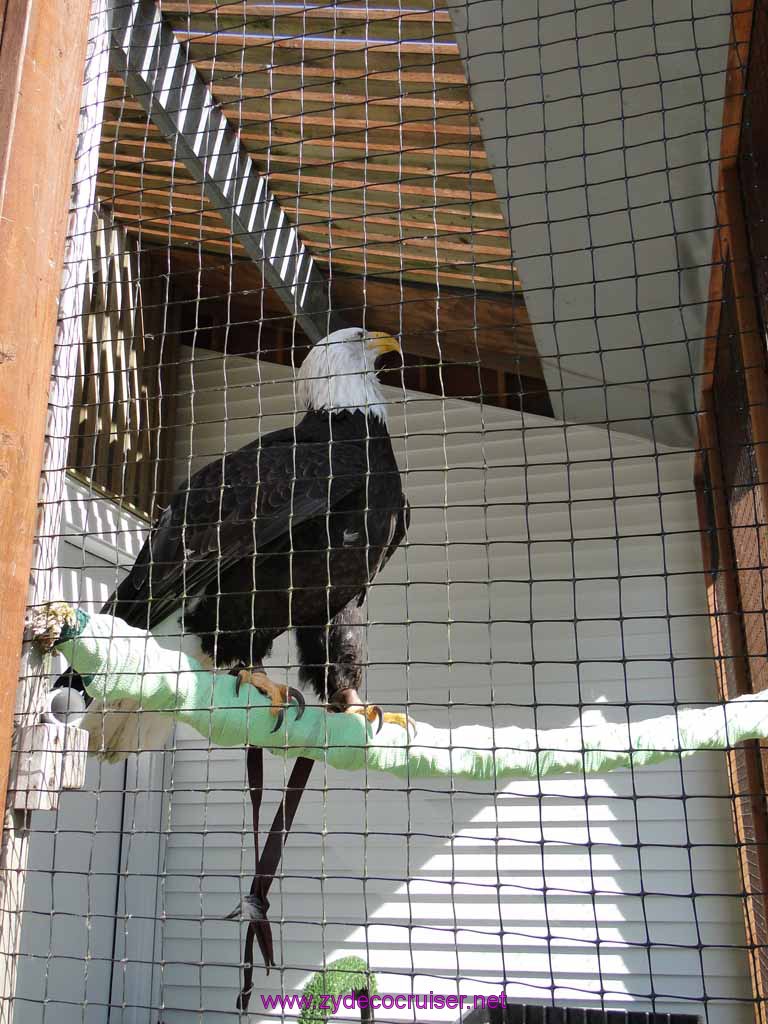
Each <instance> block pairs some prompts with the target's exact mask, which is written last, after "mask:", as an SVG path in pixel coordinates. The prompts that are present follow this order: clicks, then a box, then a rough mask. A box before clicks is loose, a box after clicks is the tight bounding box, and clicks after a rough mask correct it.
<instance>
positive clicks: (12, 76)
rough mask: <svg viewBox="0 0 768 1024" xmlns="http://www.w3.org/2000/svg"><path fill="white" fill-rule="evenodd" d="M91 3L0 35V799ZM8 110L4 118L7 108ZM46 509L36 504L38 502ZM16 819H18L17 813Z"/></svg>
mask: <svg viewBox="0 0 768 1024" xmlns="http://www.w3.org/2000/svg"><path fill="white" fill-rule="evenodd" d="M89 7H90V4H89V2H88V0H57V2H56V3H54V4H49V3H39V2H35V0H8V3H7V4H6V7H5V12H4V15H5V16H4V22H3V33H2V36H1V37H0V111H2V112H3V113H2V115H0V122H2V129H1V130H0V140H1V141H0V149H1V150H2V156H1V157H0V567H1V570H2V571H0V608H2V614H1V615H0V645H1V646H2V651H3V657H2V660H1V661H0V800H1V801H2V806H3V807H5V799H6V789H7V783H8V768H9V759H10V748H11V737H12V730H13V723H14V712H15V709H16V700H17V684H18V675H19V663H20V658H19V655H20V651H21V639H22V632H23V623H24V613H25V609H26V606H27V600H28V594H29V579H30V568H31V562H32V554H33V540H34V537H35V532H36V527H37V523H38V516H39V514H40V510H39V508H38V493H39V486H40V469H41V465H42V461H43V452H44V439H45V429H46V420H47V416H48V390H49V381H50V373H51V363H52V357H53V345H54V333H55V327H56V310H57V303H58V298H59V289H60V285H61V277H62V263H63V256H64V237H65V232H66V225H67V212H68V208H69V197H70V188H71V185H72V171H73V164H74V156H75V137H76V132H77V116H78V111H79V108H80V96H81V85H82V80H83V67H84V60H85V48H86V38H87V27H88V12H89ZM9 111H12V114H11V115H10V116H9ZM42 513H43V514H44V509H43V510H42ZM22 817H23V816H22ZM3 825H4V828H3V842H2V851H1V852H0V1022H2V1024H10V1021H11V1018H12V1015H13V994H14V987H15V968H16V963H17V960H18V957H17V950H18V940H19V935H20V931H21V909H22V905H23V891H24V890H23V882H24V877H23V876H24V865H25V863H26V851H27V838H28V834H29V833H28V829H27V828H26V827H25V822H24V821H23V820H20V819H19V814H18V813H17V814H13V813H12V812H9V813H8V815H7V816H6V817H5V818H4V822H3Z"/></svg>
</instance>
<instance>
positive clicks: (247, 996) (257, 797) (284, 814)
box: [237, 747, 314, 1010]
mask: <svg viewBox="0 0 768 1024" xmlns="http://www.w3.org/2000/svg"><path fill="white" fill-rule="evenodd" d="M313 764H314V761H310V759H309V758H308V757H297V758H296V763H295V764H294V766H293V770H292V771H291V776H290V778H289V779H288V786H287V787H286V790H285V796H284V798H283V800H282V801H281V802H280V806H279V807H278V809H277V812H276V814H275V820H274V821H273V822H272V828H271V829H270V830H269V835H268V836H267V840H266V842H265V843H264V850H263V851H262V854H261V857H259V813H260V811H261V798H262V794H263V792H264V753H263V751H262V749H261V747H248V752H247V755H246V765H247V771H248V791H249V793H250V796H251V809H252V816H253V845H254V857H255V858H256V870H255V872H254V876H253V881H252V882H251V889H250V892H249V894H248V896H247V897H246V900H245V902H246V903H247V905H248V911H249V914H250V919H249V921H248V930H247V932H246V935H245V950H244V955H243V963H244V967H243V987H242V990H241V992H240V995H239V996H238V997H237V1009H238V1010H247V1009H248V1003H249V1002H250V1000H251V992H252V990H253V940H254V938H256V940H257V942H258V943H259V949H260V950H261V955H262V957H263V958H264V966H265V967H266V969H267V974H269V969H270V967H274V966H275V956H274V946H273V943H272V929H271V927H270V924H269V919H268V918H267V913H268V911H269V900H268V898H267V894H268V893H269V887H270V886H271V885H272V881H273V879H274V877H275V875H276V874H277V869H278V867H279V866H280V857H281V855H282V852H283V846H284V844H285V840H286V839H287V838H288V833H289V832H290V831H291V826H292V825H293V819H294V817H295V815H296V811H297V810H298V806H299V803H300V801H301V795H302V793H303V792H304V787H305V786H306V784H307V781H308V780H309V775H310V772H311V771H312V765H313Z"/></svg>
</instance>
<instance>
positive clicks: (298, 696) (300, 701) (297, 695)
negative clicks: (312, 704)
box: [288, 686, 307, 722]
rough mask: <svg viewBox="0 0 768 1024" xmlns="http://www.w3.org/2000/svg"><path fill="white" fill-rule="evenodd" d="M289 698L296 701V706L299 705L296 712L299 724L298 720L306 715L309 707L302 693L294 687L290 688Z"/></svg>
mask: <svg viewBox="0 0 768 1024" xmlns="http://www.w3.org/2000/svg"><path fill="white" fill-rule="evenodd" d="M288 696H289V698H291V697H292V698H293V699H294V700H295V701H296V704H297V705H298V708H297V711H296V721H297V722H298V720H299V719H300V718H301V716H302V715H303V714H304V709H305V708H306V706H307V702H306V701H305V700H304V694H303V693H302V692H301V690H297V689H295V688H294V687H293V686H289V687H288Z"/></svg>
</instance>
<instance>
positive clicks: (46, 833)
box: [14, 478, 159, 1024]
mask: <svg viewBox="0 0 768 1024" xmlns="http://www.w3.org/2000/svg"><path fill="white" fill-rule="evenodd" d="M61 526H62V537H61V541H60V544H59V550H58V558H57V568H58V589H57V594H58V595H59V596H60V597H62V598H63V599H64V600H67V601H71V602H72V603H74V604H77V605H79V606H80V607H81V608H84V609H86V610H90V611H93V610H96V611H98V609H99V608H100V606H101V605H102V603H103V602H104V601H105V600H106V599H107V597H108V596H109V593H110V592H111V590H113V588H114V586H115V583H116V582H117V581H118V580H119V579H120V578H121V576H122V573H123V571H124V569H125V567H126V566H130V565H131V563H132V562H133V560H134V558H135V557H136V555H137V554H138V551H139V548H140V547H141V543H142V539H143V535H144V528H145V524H144V523H143V522H142V521H141V520H139V519H137V518H136V517H134V516H132V515H131V514H130V513H129V512H126V511H125V510H122V509H120V508H118V506H117V505H115V504H114V503H113V502H111V501H109V500H107V499H105V498H103V497H101V496H100V495H98V494H95V493H94V492H92V491H90V490H89V489H88V488H87V487H85V486H84V485H82V484H80V483H78V482H76V481H75V480H73V479H71V478H70V479H68V480H67V484H66V491H65V501H64V507H63V509H62V520H61ZM52 661H53V664H52V667H51V673H52V676H51V678H52V680H53V679H54V678H55V677H56V675H58V673H59V672H60V671H61V670H62V669H63V668H64V667H65V664H66V663H65V661H64V659H63V658H62V657H54V658H53V659H52ZM147 760H148V758H147V757H146V756H145V757H144V758H143V759H142V761H143V762H146V761H147ZM128 768H129V770H128V774H126V765H125V764H118V765H109V764H99V763H98V762H97V761H95V760H93V759H90V760H89V762H88V770H87V774H86V781H85V787H84V789H83V790H82V791H80V792H64V793H62V794H61V797H60V800H59V807H58V810H57V811H55V812H34V813H33V814H32V821H31V827H30V842H29V860H28V863H27V871H26V885H25V892H24V920H23V928H22V935H21V948H20V956H19V968H18V975H17V982H16V991H15V1001H14V1014H15V1016H14V1021H16V1022H17V1024H49V1022H52V1021H56V1024H105V1022H106V1021H107V1019H108V1013H109V1011H108V1006H109V1001H110V996H112V997H114V996H115V993H116V992H117V991H119V990H117V989H115V987H114V986H113V985H112V973H113V972H112V966H113V965H112V954H113V938H114V933H115V912H116V908H117V913H118V915H120V916H123V915H124V914H125V910H124V899H122V898H121V899H120V900H119V901H118V884H119V880H118V868H119V865H120V858H121V847H123V851H124V850H125V848H126V844H129V845H130V843H131V836H130V835H127V834H126V831H125V830H126V825H127V827H128V829H130V818H129V817H128V812H130V813H131V814H133V815H134V816H135V815H136V810H137V808H138V807H139V806H140V805H142V804H143V803H146V797H145V796H144V794H143V793H141V791H139V792H138V793H136V790H137V788H138V787H137V786H136V782H135V778H136V772H137V769H138V766H137V763H136V759H133V760H132V762H131V764H130V765H129V766H128ZM126 782H128V786H129V787H130V789H131V790H132V791H133V792H132V793H131V794H130V795H128V796H127V797H124V791H125V789H126ZM152 829H153V830H154V832H155V836H154V838H153V837H152V836H151V835H150V836H147V837H144V839H143V840H142V839H139V840H138V842H137V841H136V840H135V839H134V842H133V846H132V847H131V869H132V870H133V871H134V872H135V871H137V870H140V871H141V872H142V883H141V885H142V888H143V889H146V888H147V884H148V883H147V880H146V878H145V877H144V876H143V872H144V871H145V870H146V867H147V860H146V858H143V864H142V863H140V860H141V851H140V850H139V849H138V845H139V844H140V843H141V842H142V841H147V840H148V841H149V842H150V843H152V842H153V841H154V845H155V847H156V846H157V833H158V832H159V813H158V812H157V809H156V811H155V820H154V821H153V822H152ZM156 861H157V853H156V850H155V863H156ZM129 885H135V878H134V879H131V880H130V882H129ZM153 903H154V900H153ZM136 909H137V908H136V904H135V903H134V907H133V912H134V914H135V913H136ZM150 913H151V914H154V905H152V906H151V908H150ZM119 927H120V932H121V933H124V932H125V933H127V931H128V929H129V927H130V928H131V929H132V930H135V927H136V926H135V925H134V924H131V925H130V926H129V925H128V923H127V921H126V920H125V919H123V920H121V922H120V926H119ZM131 938H132V936H131ZM126 945H127V944H126ZM145 949H146V947H145ZM145 989H146V990H147V991H148V989H149V985H148V984H147V983H146V982H145ZM121 994H122V993H121ZM117 998H120V996H119V995H118V997H117ZM144 1001H146V999H145V1000H144ZM126 1024H127V1018H126Z"/></svg>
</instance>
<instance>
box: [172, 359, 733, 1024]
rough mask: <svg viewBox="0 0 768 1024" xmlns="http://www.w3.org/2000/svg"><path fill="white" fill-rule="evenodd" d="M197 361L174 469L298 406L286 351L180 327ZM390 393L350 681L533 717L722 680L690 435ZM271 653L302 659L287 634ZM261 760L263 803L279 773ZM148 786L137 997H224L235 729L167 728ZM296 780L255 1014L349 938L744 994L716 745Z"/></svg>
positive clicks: (237, 833) (599, 979) (235, 848)
mask: <svg viewBox="0 0 768 1024" xmlns="http://www.w3.org/2000/svg"><path fill="white" fill-rule="evenodd" d="M191 354H192V353H191V350H187V355H188V356H189V357H190V358H191ZM193 369H194V373H192V365H191V362H187V364H186V365H185V366H184V367H183V372H182V380H181V387H180V391H181V392H182V393H186V396H187V397H186V399H182V401H181V402H180V404H179V410H178V415H179V422H180V423H181V424H183V426H182V429H180V431H179V436H178V446H177V452H176V455H177V467H178V472H177V479H178V480H179V481H180V480H182V479H183V478H184V477H185V476H186V474H187V472H188V471H189V470H190V469H192V470H194V469H195V468H197V467H198V466H199V465H201V464H202V463H203V462H205V461H208V460H209V459H210V458H211V457H213V456H215V455H217V454H220V453H221V452H222V451H225V450H233V449H235V448H237V447H239V446H240V445H241V444H243V443H246V442H247V441H249V440H251V439H252V438H253V437H254V436H256V434H257V433H258V432H259V430H261V431H264V432H266V431H269V430H273V429H276V428H278V427H281V426H284V425H286V424H288V423H290V422H291V421H292V417H293V415H294V409H295V404H294V398H293V389H292V385H291V383H290V380H289V377H288V373H287V371H286V370H285V369H284V368H280V367H275V366H268V365H266V364H264V365H262V366H261V367H259V365H258V364H256V363H255V362H253V361H249V360H245V359H241V358H229V359H227V360H226V361H225V360H224V359H222V358H221V357H219V356H215V355H211V354H210V353H207V352H200V353H199V354H198V355H197V357H196V359H195V361H194V368H193ZM391 394H392V396H393V398H394V399H396V400H397V401H396V404H394V405H393V406H392V407H391V413H390V430H391V432H392V434H393V437H394V438H395V446H396V449H397V451H398V455H399V459H400V464H401V467H402V469H403V471H404V477H405V484H406V488H407V491H408V494H409V497H410V501H411V505H412V508H413V514H412V524H411V529H410V533H409V538H408V545H407V547H405V548H403V549H401V551H400V552H399V553H398V554H397V556H396V557H395V558H393V560H392V562H391V564H390V565H389V566H388V568H387V570H386V572H385V573H384V574H383V576H382V577H381V579H380V581H379V582H377V584H376V585H375V586H374V588H373V589H372V592H371V596H370V600H369V605H368V615H369V623H370V625H369V629H368V647H369V660H370V666H369V670H368V696H369V698H370V699H375V700H376V701H377V702H379V703H381V704H382V705H384V706H386V707H389V708H399V707H402V706H403V704H404V702H406V701H408V702H409V709H410V711H411V714H412V715H413V717H415V718H416V719H422V720H425V721H429V722H431V723H433V724H435V725H441V726H446V725H448V724H449V723H453V724H455V725H459V724H465V723H467V722H480V723H483V724H490V723H491V722H495V723H498V724H499V725H504V724H509V723H512V722H514V723H517V724H522V725H533V724H534V723H535V724H536V725H538V726H539V727H541V728H547V727H553V726H562V725H568V724H572V723H576V722H577V721H578V720H579V717H580V716H581V717H582V718H584V719H586V720H588V721H590V722H594V721H596V720H599V719H600V718H601V717H603V718H605V719H606V720H608V721H624V720H626V715H627V714H629V715H630V716H631V718H632V719H633V720H635V719H639V718H646V717H650V716H653V715H657V714H661V713H668V712H669V711H670V709H671V708H673V707H674V705H675V703H676V702H677V701H682V702H685V701H695V700H711V699H713V698H715V696H716V687H715V678H714V672H713V667H712V663H711V647H710V640H709V624H708V619H707V610H706V600H705V592H704V585H703V581H702V575H701V571H702V570H701V557H700V548H699V536H698V532H697V515H696V508H695V500H694V494H693V492H692V455H691V453H690V452H680V451H674V450H670V449H665V448H658V449H657V450H655V451H654V449H653V447H652V446H651V444H650V443H649V442H647V441H645V440H642V439H638V438H632V437H628V436H622V435H620V434H616V433H612V434H609V433H607V432H606V431H605V430H601V429H596V428H590V427H585V426H565V425H563V424H562V423H557V422H554V421H549V420H542V419H537V418H535V417H522V416H521V415H520V414H518V413H514V412H508V411H504V410H500V409H496V408H481V407H480V406H479V405H473V404H469V403H464V402H461V401H456V400H450V401H445V402H443V401H440V400H438V399H435V398H433V397H431V396H419V395H414V396H412V397H411V398H410V399H409V401H408V403H407V404H406V405H405V406H404V405H403V404H402V402H401V401H400V400H399V399H398V396H397V394H396V393H395V392H392V393H391ZM401 397H402V396H400V398H401ZM281 672H282V673H283V674H284V675H285V677H286V678H290V679H291V680H292V681H295V676H296V663H295V654H294V652H293V650H292V648H291V647H290V645H289V644H288V643H286V642H281V643H279V644H278V645H276V647H275V652H274V657H273V666H272V673H273V674H274V675H276V676H277V675H279V674H280V673H281ZM449 702H450V708H449V707H448V705H449ZM266 770H267V780H268V785H269V786H271V787H274V788H272V789H271V790H270V791H269V792H268V793H267V795H266V797H265V802H264V807H263V812H262V815H263V819H264V821H265V822H268V821H270V820H271V816H272V813H273V812H274V809H275V806H276V803H277V801H278V799H279V795H280V791H281V788H282V786H283V784H284V781H285V780H284V774H283V773H284V768H283V766H282V764H281V763H279V762H272V761H271V759H269V758H268V759H267V765H266ZM165 785H166V797H167V806H166V810H165V813H164V818H163V822H164V825H163V827H164V830H165V832H164V835H165V847H164V852H163V854H162V857H161V861H160V880H161V884H160V903H159V906H158V914H159V915H160V916H161V918H162V921H161V924H160V925H159V938H158V943H159V945H158V949H159V950H160V956H161V959H162V963H163V966H162V970H161V971H159V972H158V975H157V979H156V983H157V987H156V989H155V994H154V999H155V1001H156V1003H159V1004H160V1005H162V1007H163V1011H162V1012H163V1015H162V1020H163V1022H164V1024H177V1022H179V1024H180V1022H182V1021H183V1022H185V1024H186V1022H189V1021H193V1020H195V1021H197V1020H200V1021H202V1020H204V1021H206V1022H207V1021H213V1020H229V1019H232V1020H234V1019H236V1017H237V1014H236V1012H235V1009H234V1000H235V996H236V993H237V991H238V987H239V974H238V964H239V962H240V957H241V945H240V940H241V935H240V928H238V926H237V925H235V924H233V923H231V922H225V921H223V920H221V919H222V918H223V916H224V915H225V914H226V913H227V912H228V911H229V910H230V909H231V908H232V906H233V905H234V903H235V901H236V898H237V896H238V893H239V892H240V891H244V890H246V889H247V887H248V885H249V882H250V874H251V871H252V864H253V856H252V843H251V839H250V837H249V834H248V821H249V816H250V805H249V803H248V801H247V797H246V796H245V793H244V787H245V766H244V757H243V754H242V752H240V751H231V750H230V751H221V750H214V751H209V750H208V749H207V747H206V744H205V742H204V741H203V740H201V739H200V738H199V737H196V736H193V735H192V734H186V733H185V734H181V733H180V734H179V735H178V736H177V739H176V747H175V750H174V751H173V752H172V753H170V754H169V755H168V757H167V759H166V776H165ZM311 786H312V791H311V792H309V793H307V794H306V796H305V798H304V800H303V802H302V805H301V809H300V812H299V815H298V818H297V822H296V825H295V828H294V831H293V833H292V834H291V837H290V840H289V843H288V847H287V849H286V851H285V855H284V860H283V866H284V871H285V879H284V881H282V882H281V880H279V879H278V880H277V881H276V882H275V885H274V886H273V889H272V893H271V898H272V910H271V914H270V917H271V920H272V922H273V927H274V931H275V934H276V938H277V942H278V954H277V960H278V963H282V964H284V965H285V967H284V968H283V969H280V970H277V971H274V972H273V973H272V974H271V975H270V976H269V977H266V975H265V974H264V972H263V971H262V970H261V969H257V971H256V974H255V979H256V986H257V987H256V992H255V994H254V997H253V1000H252V1004H251V1009H252V1014H251V1019H254V1020H260V1019H267V1018H270V1017H272V1016H275V1014H270V1013H267V1012H264V1011H262V1009H261V1001H260V996H261V995H264V994H273V993H280V992H281V991H283V992H286V993H288V994H290V993H294V992H296V991H297V990H298V989H299V988H300V987H301V986H302V985H303V983H304V982H305V981H306V979H307V978H308V977H309V976H310V975H311V974H312V973H313V972H314V971H315V970H316V969H317V968H319V967H320V966H322V964H323V962H324V961H326V962H327V961H328V960H332V959H333V958H334V957H336V956H339V955H342V954H352V953H355V954H359V955H361V956H364V957H366V958H367V959H368V961H369V963H370V965H371V967H372V968H373V969H374V970H375V971H376V973H377V975H378V982H379V988H380V990H381V991H383V992H414V993H425V992H429V991H430V990H433V991H435V992H438V991H439V992H441V993H444V994H451V993H462V994H466V995H473V994H482V993H486V994H492V993H495V992H498V990H499V988H500V986H501V985H502V979H504V978H506V990H507V996H508V999H511V1000H519V1001H533V1002H546V1001H548V1000H550V999H551V998H552V997H554V998H555V999H556V1000H557V1002H558V1003H560V1004H565V1003H570V1004H574V1005H582V1006H596V1005H600V1000H601V996H602V997H603V998H604V1003H605V1005H606V1006H610V1007H618V1008H621V1007H623V1008H626V1009H628V1008H630V1007H631V1008H633V1009H651V1008H655V1009H658V1010H663V1011H666V1012H670V1011H674V1012H687V1013H696V1012H698V1013H700V1014H701V1015H702V1020H706V1021H708V1022H725V1021H728V1022H729V1024H734V1022H735V1024H738V1022H741V1021H744V1022H747V1021H750V1020H751V1019H752V1010H751V1007H750V1005H749V1000H750V985H749V979H748V970H747V959H746V954H745V952H744V949H743V946H744V943H745V937H744V927H743V922H742V909H741V901H740V896H739V893H740V888H741V885H740V879H739V873H738V866H737V857H736V854H735V852H734V849H733V834H732V829H731V820H730V814H731V810H730V801H729V797H728V786H727V779H726V774H725V766H724V759H723V757H722V755H718V754H715V753H712V754H701V755H697V756H696V757H694V758H691V759H689V760H687V761H686V762H685V763H683V764H681V763H679V762H677V761H670V762H669V763H668V764H667V765H665V766H661V767H658V768H655V769H645V770H643V771H642V772H638V773H636V774H632V773H629V772H621V773H616V774H612V775H610V776H606V777H604V778H600V779H590V780H585V779H581V778H574V777H571V778H563V779H561V780H549V781H546V782H542V783H541V785H537V784H534V783H521V782H518V783H512V784H508V785H504V786H500V787H499V789H498V791H497V792H494V790H493V787H491V786H489V785H486V784H479V783H478V784H474V785H473V784H468V783H466V782H465V781H461V782H456V783H454V784H451V783H449V782H441V781H429V782H423V781H420V782H418V783H416V782H414V783H412V784H411V785H407V784H406V783H404V782H402V781H400V780H395V779H392V778H390V777H388V776H379V775H370V776H368V777H366V778H364V777H362V776H359V775H349V774H344V773H341V772H336V771H332V770H330V769H322V768H319V767H318V768H316V769H315V772H314V774H313V777H312V782H311ZM502 936H503V937H502ZM276 1015H277V1016H278V1017H279V1013H278V1014H276ZM386 1016H387V1019H395V1020H399V1019H403V1020H407V1019H411V1020H413V1019H414V1013H413V1011H410V1012H408V1011H400V1012H398V1011H387V1012H386ZM456 1016H457V1014H456V1013H455V1012H453V1011H444V1012H442V1013H440V1012H435V1013H434V1014H432V1015H430V1016H429V1019H434V1020H446V1021H447V1020H451V1019H455V1018H456ZM423 1018H424V1015H423V1013H422V1014H421V1015H420V1019H423ZM286 1019H290V1014H289V1015H287V1018H286Z"/></svg>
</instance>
